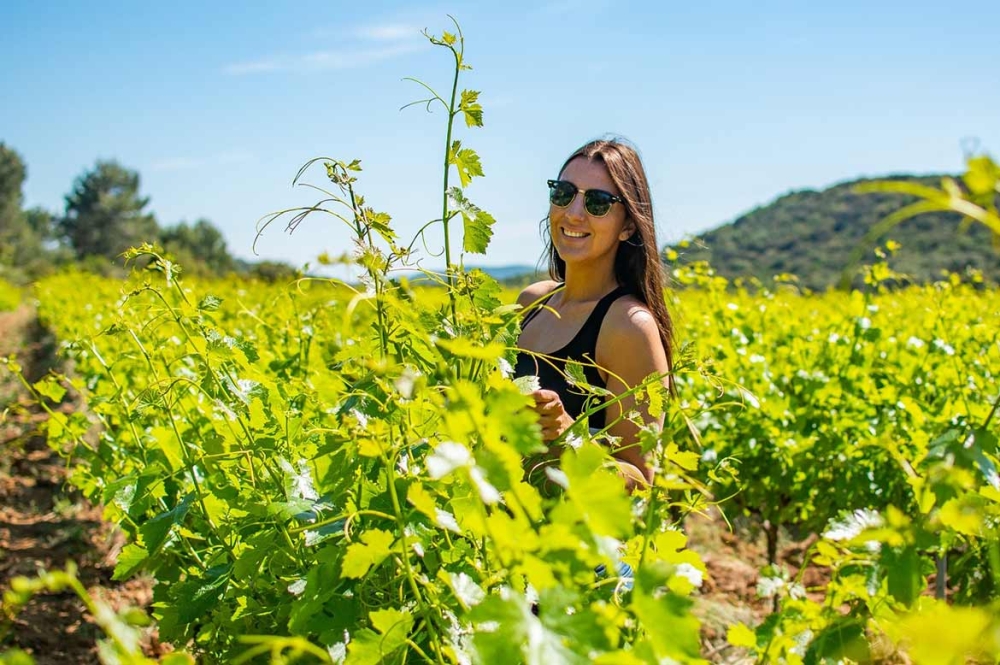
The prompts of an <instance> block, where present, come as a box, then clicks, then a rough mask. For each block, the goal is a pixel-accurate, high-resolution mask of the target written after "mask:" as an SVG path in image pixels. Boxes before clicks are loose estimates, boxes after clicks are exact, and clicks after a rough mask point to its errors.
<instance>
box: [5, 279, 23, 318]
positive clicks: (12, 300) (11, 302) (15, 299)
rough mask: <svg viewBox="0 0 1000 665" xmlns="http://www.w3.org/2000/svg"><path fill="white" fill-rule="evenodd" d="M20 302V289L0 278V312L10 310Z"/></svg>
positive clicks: (15, 307)
mask: <svg viewBox="0 0 1000 665" xmlns="http://www.w3.org/2000/svg"><path fill="white" fill-rule="evenodd" d="M20 304H21V289H19V288H17V287H16V286H14V285H13V284H10V283H9V282H5V281H4V280H2V279H0V312H10V311H13V310H15V309H17V306H18V305H20Z"/></svg>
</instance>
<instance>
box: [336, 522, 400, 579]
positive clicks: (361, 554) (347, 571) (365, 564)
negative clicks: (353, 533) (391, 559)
mask: <svg viewBox="0 0 1000 665" xmlns="http://www.w3.org/2000/svg"><path fill="white" fill-rule="evenodd" d="M393 540H394V539H393V536H392V534H391V533H388V532H387V531H382V530H381V529H373V530H371V531H366V532H365V533H363V534H361V542H360V543H353V544H352V545H351V546H350V547H348V548H347V554H345V555H344V564H343V568H342V569H341V576H342V577H353V578H361V577H364V576H365V573H367V572H368V571H369V569H371V568H373V567H375V566H377V565H379V564H380V563H382V562H383V561H384V560H385V558H386V557H387V556H389V550H390V548H391V547H392V542H393Z"/></svg>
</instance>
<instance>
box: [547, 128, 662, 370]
mask: <svg viewBox="0 0 1000 665" xmlns="http://www.w3.org/2000/svg"><path fill="white" fill-rule="evenodd" d="M580 158H584V159H591V160H594V161H598V162H600V163H601V164H603V165H604V168H606V169H607V170H608V175H610V176H611V179H612V180H613V181H614V183H615V185H616V186H617V187H618V191H619V192H620V193H621V197H622V198H623V199H625V210H626V215H627V217H626V221H628V220H631V221H632V223H633V224H634V225H635V231H634V232H633V234H632V235H631V236H630V237H629V238H628V239H627V240H624V241H622V242H620V243H619V244H618V253H617V254H616V255H615V279H617V280H618V283H619V284H620V285H622V286H624V287H626V288H627V289H628V290H629V292H630V293H632V295H634V296H636V297H637V298H639V300H641V301H642V302H643V303H644V304H645V305H646V307H648V308H649V311H650V312H651V313H652V314H653V318H654V319H655V320H656V327H657V328H659V331H660V340H661V341H662V342H663V350H664V352H665V353H666V356H667V367H669V368H670V369H671V371H672V370H673V367H674V353H673V348H674V324H673V321H671V319H670V313H669V312H668V311H667V305H666V302H665V301H664V297H663V289H664V288H665V286H666V276H665V274H664V271H663V264H662V262H661V261H660V250H659V249H658V245H657V244H656V225H655V223H654V221H653V201H652V197H651V195H650V193H649V182H648V180H647V179H646V170H645V169H644V168H643V166H642V160H641V159H640V158H639V153H638V152H636V150H635V148H634V147H632V146H631V145H629V144H627V143H625V142H624V141H622V140H621V139H600V140H596V141H591V142H590V143H587V144H586V145H584V146H583V147H581V148H580V149H579V150H577V151H576V152H574V153H573V154H572V155H570V156H569V158H568V159H567V160H566V161H565V162H564V163H563V165H562V168H561V169H559V173H560V175H561V174H562V172H563V171H564V170H565V169H566V166H567V165H569V163H570V162H571V161H573V160H574V159H580ZM546 226H547V225H546ZM546 252H547V253H548V257H549V276H550V277H551V278H552V279H554V280H556V281H559V282H562V281H565V279H566V262H565V261H563V260H562V259H561V258H560V257H559V253H558V252H556V249H555V247H554V246H553V245H552V238H551V237H547V238H546ZM673 385H674V382H673V377H672V376H671V377H670V386H671V389H672V388H673Z"/></svg>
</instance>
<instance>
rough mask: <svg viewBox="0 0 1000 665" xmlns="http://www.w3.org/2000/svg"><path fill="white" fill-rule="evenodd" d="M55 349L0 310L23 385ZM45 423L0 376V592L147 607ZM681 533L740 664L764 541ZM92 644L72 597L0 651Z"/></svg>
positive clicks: (0, 350)
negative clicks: (49, 590)
mask: <svg viewBox="0 0 1000 665" xmlns="http://www.w3.org/2000/svg"><path fill="white" fill-rule="evenodd" d="M53 348H54V341H53V340H52V339H51V337H50V336H49V335H48V334H47V332H46V331H45V330H43V329H42V328H40V327H39V325H38V323H37V321H36V319H35V316H34V312H33V311H32V310H31V309H30V308H28V307H22V308H21V309H19V310H18V311H16V312H12V313H0V358H3V357H6V356H7V355H8V354H12V353H13V354H16V356H17V358H18V362H20V363H21V365H22V366H23V367H24V368H25V372H26V374H27V376H28V378H29V380H30V381H36V380H38V379H39V378H41V377H42V376H44V375H45V374H46V373H47V372H48V371H49V370H50V369H51V368H52V367H53V363H54V362H55V360H54V353H53ZM57 408H58V409H61V410H63V411H65V412H67V413H68V412H71V411H73V410H75V409H78V408H81V405H80V404H79V403H78V402H77V401H75V400H74V399H73V398H72V396H67V398H66V399H65V400H64V402H63V403H62V404H60V405H58V407H57ZM44 418H45V414H44V413H43V412H40V411H39V409H38V408H37V407H34V406H32V405H31V404H30V402H29V400H28V399H27V397H26V395H25V391H24V390H23V388H22V387H20V386H19V385H18V384H17V382H16V381H14V380H13V378H12V377H10V375H9V373H7V372H5V371H4V370H0V590H2V589H6V588H7V587H8V586H9V583H10V580H11V579H12V578H13V577H16V576H19V575H28V576H30V575H33V574H34V573H36V572H38V571H39V570H43V569H47V570H54V569H59V568H65V565H66V563H67V562H68V561H73V562H75V563H76V564H77V566H78V567H79V573H78V574H79V577H80V579H81V581H82V582H83V584H84V585H85V586H86V587H87V588H88V590H89V591H90V593H91V594H92V595H94V596H100V597H102V598H104V599H105V600H106V601H108V602H109V603H110V604H111V605H112V606H113V607H115V608H116V609H118V608H119V607H122V606H124V605H134V606H140V607H145V606H147V605H148V604H149V603H150V602H151V600H152V581H151V580H149V579H138V580H131V581H129V582H126V583H118V582H113V581H112V580H111V575H112V572H113V570H114V565H115V560H116V557H117V554H118V552H119V551H120V549H121V547H122V545H123V542H122V538H121V535H120V534H119V533H118V532H117V531H116V530H115V528H114V527H113V526H112V525H110V524H108V523H106V522H104V521H103V520H102V519H101V509H100V507H97V506H93V505H90V504H89V503H88V502H86V501H85V500H84V499H83V498H82V497H81V496H80V495H79V494H78V493H76V492H75V491H73V490H72V488H70V487H69V486H68V485H67V484H66V475H67V472H66V462H65V460H63V459H61V458H60V457H59V456H58V455H56V454H55V453H54V452H53V451H52V450H50V449H49V448H48V446H47V445H46V443H45V439H44V436H43V435H41V434H40V433H39V431H38V428H39V425H40V424H42V423H43V422H44ZM685 527H686V529H685V530H686V531H687V533H688V535H689V538H690V546H691V547H692V549H694V550H695V551H697V552H698V553H699V554H700V555H701V556H702V558H703V560H704V561H705V563H706V566H707V568H708V572H709V576H708V577H707V578H706V579H705V581H704V584H703V586H702V588H701V591H700V592H699V593H698V594H697V596H696V612H697V614H698V616H699V618H700V619H701V620H702V624H703V625H702V642H703V646H704V655H705V657H707V658H708V659H709V660H711V661H712V662H717V663H729V664H735V663H743V662H745V654H744V653H743V651H742V650H740V649H735V648H733V647H731V646H729V645H728V644H727V642H726V630H727V628H728V627H729V626H730V625H732V624H734V623H736V622H741V621H742V622H744V623H746V624H748V625H751V626H755V625H757V624H758V623H759V622H760V621H761V620H762V619H763V618H764V616H766V614H767V613H768V611H769V609H770V608H769V603H770V601H765V600H761V599H759V598H757V593H756V584H757V580H758V570H759V569H760V568H761V567H762V566H764V565H765V564H766V563H767V560H766V559H767V557H766V554H765V552H766V547H765V545H764V541H763V537H761V538H758V539H753V538H751V537H749V536H747V535H745V534H743V535H740V536H737V535H734V534H733V533H732V532H731V531H730V530H729V528H728V526H726V524H725V521H724V520H722V519H721V518H720V517H719V516H718V515H714V516H708V517H701V516H699V517H690V518H688V520H687V522H686V524H685ZM807 545H808V542H803V543H791V544H786V545H785V547H783V548H782V549H781V550H780V553H779V560H780V561H781V562H782V563H783V564H784V565H785V566H786V567H787V568H788V569H789V571H790V572H791V573H792V574H793V575H794V574H795V573H796V572H797V570H798V566H799V564H800V562H801V558H802V554H803V552H804V550H805V549H806V546H807ZM807 573H808V575H807V576H806V580H805V581H806V586H807V587H808V586H812V585H814V584H821V583H822V581H823V580H822V579H820V578H821V577H822V571H811V570H810V571H807ZM814 573H815V574H814ZM817 575H819V577H817ZM0 620H2V613H0ZM0 634H2V627H0ZM99 637H101V633H100V630H99V629H98V628H97V627H96V626H95V625H94V623H93V622H92V620H91V618H90V617H89V616H88V615H87V614H86V612H85V610H84V607H83V605H82V603H81V602H80V601H79V599H78V598H76V596H75V595H72V594H70V593H65V594H47V595H40V596H37V597H36V598H35V599H34V600H33V601H32V602H31V603H30V604H29V605H27V606H26V607H25V608H24V609H23V611H22V612H21V613H20V614H19V615H18V617H17V620H16V622H15V625H14V628H13V631H12V635H11V636H9V637H8V639H7V640H6V641H5V642H2V643H0V652H2V651H4V650H5V649H8V648H11V647H20V648H22V649H24V650H25V651H28V652H29V653H31V654H32V655H33V656H34V657H35V658H36V660H37V662H38V663H39V664H43V665H44V664H52V665H55V664H60V665H72V664H77V663H95V662H97V655H96V649H95V641H96V640H97V639H98V638H99ZM149 650H150V652H151V655H152V653H156V652H160V651H161V650H162V647H161V646H159V645H157V644H156V642H155V635H154V634H152V633H151V634H150V635H149Z"/></svg>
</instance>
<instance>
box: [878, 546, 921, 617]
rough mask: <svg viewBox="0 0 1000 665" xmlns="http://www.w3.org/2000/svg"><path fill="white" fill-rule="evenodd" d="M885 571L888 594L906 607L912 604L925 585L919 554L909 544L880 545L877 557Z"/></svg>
mask: <svg viewBox="0 0 1000 665" xmlns="http://www.w3.org/2000/svg"><path fill="white" fill-rule="evenodd" d="M879 563H880V564H881V566H882V569H883V570H884V571H885V572H886V581H887V582H888V584H889V594H890V595H891V596H892V597H893V598H895V599H896V600H898V601H899V602H901V603H903V604H904V605H906V606H907V607H910V606H912V605H913V603H915V602H916V600H917V598H918V597H920V594H921V592H923V590H924V588H925V587H926V586H927V584H926V580H924V576H923V575H922V574H921V570H920V554H919V553H918V552H917V549H916V548H915V547H914V546H912V545H910V546H907V547H902V548H901V547H889V546H883V547H882V556H881V557H880V559H879Z"/></svg>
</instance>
